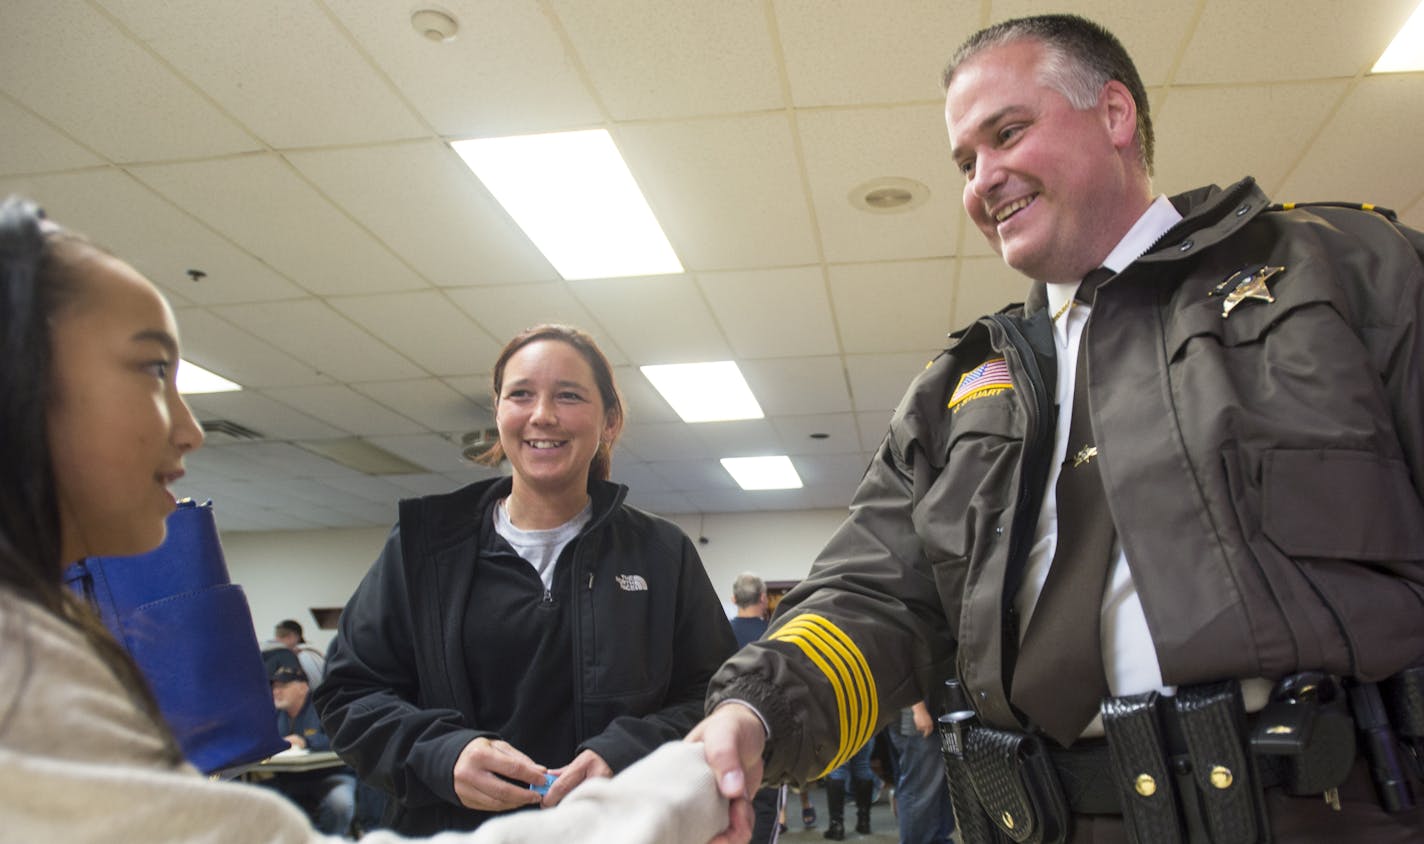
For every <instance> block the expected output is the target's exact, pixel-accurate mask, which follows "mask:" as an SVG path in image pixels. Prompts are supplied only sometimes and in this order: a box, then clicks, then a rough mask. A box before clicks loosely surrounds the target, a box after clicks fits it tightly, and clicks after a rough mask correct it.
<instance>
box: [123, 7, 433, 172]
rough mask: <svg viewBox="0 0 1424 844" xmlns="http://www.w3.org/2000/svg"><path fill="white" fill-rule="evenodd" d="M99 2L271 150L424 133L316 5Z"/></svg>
mask: <svg viewBox="0 0 1424 844" xmlns="http://www.w3.org/2000/svg"><path fill="white" fill-rule="evenodd" d="M100 1H101V2H102V3H103V5H104V6H105V8H107V9H108V10H109V12H110V13H111V14H113V15H114V16H116V17H117V18H119V19H120V20H121V21H122V22H123V23H124V25H125V26H126V27H128V29H129V30H130V31H131V32H133V33H134V35H135V36H137V37H138V38H139V39H140V40H141V41H142V42H143V43H144V44H145V45H147V46H148V47H149V48H150V49H151V50H153V51H154V52H155V53H157V54H158V55H159V56H161V57H162V58H163V59H164V61H166V62H168V63H169V64H170V65H171V66H172V67H173V68H174V69H175V70H176V71H177V72H178V73H180V74H182V75H183V76H185V77H186V78H188V79H190V80H192V81H193V83H194V84H195V85H197V86H198V88H200V89H202V91H203V92H204V93H206V94H208V95H209V96H210V97H212V98H213V99H214V100H216V101H217V102H218V103H219V104H220V105H221V106H222V108H223V109H224V111H226V112H227V113H228V114H231V115H233V116H234V117H236V118H237V119H238V120H239V121H241V122H242V123H243V124H244V125H245V126H247V127H248V128H249V129H251V130H252V131H253V132H254V133H256V134H257V135H258V136H260V137H261V138H262V139H263V140H264V141H266V142H267V143H268V144H270V145H271V146H273V147H277V148H285V147H294V146H316V145H320V144H353V143H363V142H370V141H382V140H389V139H392V138H408V137H411V136H413V135H417V134H425V131H426V130H425V127H424V126H423V125H422V124H421V123H420V122H419V121H418V120H417V119H416V117H415V115H414V114H413V113H412V112H411V111H410V108H409V107H408V106H406V104H405V103H404V102H403V101H402V100H401V98H400V97H399V96H398V95H397V94H396V92H395V91H394V90H392V88H391V86H390V83H389V82H388V81H387V79H386V78H385V76H384V74H382V73H381V71H380V70H379V69H377V68H375V67H373V66H372V65H371V63H370V62H369V61H368V60H367V59H366V58H365V57H364V56H363V55H362V53H361V52H360V51H359V50H358V49H356V47H355V46H354V45H353V44H352V43H351V41H350V40H349V39H348V38H347V37H346V35H345V33H344V32H343V31H342V29H341V28H340V27H339V26H336V25H334V24H333V22H332V20H331V18H330V17H328V15H327V14H326V13H325V11H324V10H323V9H322V8H321V7H320V6H319V5H318V4H316V3H292V2H288V0H245V1H244V2H242V3H225V2H221V0H208V2H188V3H152V2H149V0H100Z"/></svg>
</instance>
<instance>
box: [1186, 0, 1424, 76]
mask: <svg viewBox="0 0 1424 844" xmlns="http://www.w3.org/2000/svg"><path fill="white" fill-rule="evenodd" d="M1370 5H1371V6H1372V7H1373V8H1372V9H1371V12H1370V14H1361V7H1360V4H1359V3H1357V2H1354V0H1292V2H1291V3H1289V4H1279V3H1236V2H1230V0H1211V2H1208V3H1206V4H1204V9H1203V11H1202V15H1201V18H1200V19H1199V20H1198V21H1197V25H1196V29H1195V31H1194V33H1193V35H1192V42H1191V46H1190V48H1189V49H1188V50H1187V52H1186V54H1185V55H1184V56H1183V58H1182V64H1181V66H1180V67H1178V68H1177V73H1176V78H1175V79H1174V82H1176V83H1177V84H1187V85H1192V84H1203V83H1228V84H1241V83H1250V82H1281V81H1288V80H1297V79H1324V78H1328V77H1344V78H1347V79H1348V78H1350V77H1353V76H1355V75H1356V74H1358V73H1360V72H1362V71H1366V70H1369V68H1370V65H1373V64H1374V63H1375V61H1376V60H1377V59H1378V58H1379V57H1380V54H1381V53H1383V52H1384V48H1385V47H1387V46H1389V42H1390V40H1391V39H1392V38H1394V34H1395V33H1396V32H1397V31H1398V30H1399V27H1400V26H1402V25H1403V24H1404V21H1405V19H1407V18H1408V17H1409V13H1410V12H1411V11H1412V10H1413V9H1414V7H1415V6H1416V5H1417V2H1416V0H1376V2H1375V3H1371V4H1370ZM1283 14H1285V15H1289V16H1291V17H1292V18H1294V19H1296V20H1299V21H1309V25H1306V26H1285V27H1283V26H1281V25H1280V19H1281V16H1282V15H1283ZM1262 33H1270V36H1269V39H1268V40H1267V41H1265V42H1264V43H1263V41H1262V38H1261V36H1262Z"/></svg>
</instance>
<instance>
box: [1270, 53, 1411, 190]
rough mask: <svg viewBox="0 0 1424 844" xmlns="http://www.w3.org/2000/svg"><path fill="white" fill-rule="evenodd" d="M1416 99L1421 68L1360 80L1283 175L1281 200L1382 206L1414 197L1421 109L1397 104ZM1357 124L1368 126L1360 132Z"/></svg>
mask: <svg viewBox="0 0 1424 844" xmlns="http://www.w3.org/2000/svg"><path fill="white" fill-rule="evenodd" d="M1421 102H1424V73H1404V74H1389V75H1380V76H1369V77H1366V78H1365V79H1363V80H1361V81H1360V83H1359V84H1358V85H1357V86H1356V87H1355V88H1354V89H1353V90H1352V91H1351V92H1350V95H1349V97H1347V98H1346V100H1345V102H1344V104H1343V105H1342V106H1341V107H1340V109H1339V111H1337V112H1336V113H1335V116H1334V117H1333V118H1332V119H1331V120H1330V122H1329V123H1328V124H1327V125H1326V127H1325V129H1324V131H1322V132H1321V133H1320V137H1318V138H1317V139H1316V141H1315V143H1314V144H1313V145H1312V146H1311V148H1310V150H1309V152H1308V153H1307V154H1306V156H1305V158H1304V159H1303V160H1302V161H1301V162H1300V165H1299V166H1297V167H1296V168H1295V170H1294V171H1292V172H1291V174H1290V175H1289V176H1288V177H1287V178H1286V180H1285V182H1284V184H1282V186H1281V189H1280V190H1279V191H1278V194H1279V197H1280V199H1282V200H1285V201H1307V200H1343V201H1345V202H1370V203H1374V204H1376V205H1383V206H1385V207H1387V208H1399V207H1400V206H1407V205H1408V204H1409V203H1411V202H1413V201H1414V200H1415V199H1416V198H1417V197H1418V196H1419V195H1420V193H1421V192H1424V169H1421V168H1420V166H1419V138H1420V136H1421V135H1424V111H1421V110H1420V109H1417V108H1416V109H1404V108H1401V107H1400V104H1401V103H1421ZM1362 126H1367V127H1369V130H1368V131H1366V132H1361V131H1360V127H1362ZM1341 162H1349V166H1341Z"/></svg>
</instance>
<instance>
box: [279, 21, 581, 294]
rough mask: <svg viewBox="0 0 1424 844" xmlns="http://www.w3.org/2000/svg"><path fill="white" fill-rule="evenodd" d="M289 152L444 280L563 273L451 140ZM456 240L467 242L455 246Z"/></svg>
mask: <svg viewBox="0 0 1424 844" xmlns="http://www.w3.org/2000/svg"><path fill="white" fill-rule="evenodd" d="M412 34H414V33H412ZM286 159H287V160H288V161H290V162H292V166H294V167H296V168H297V169H298V170H300V171H301V173H302V175H304V176H306V177H307V178H308V179H310V180H311V181H312V183H313V184H315V185H316V186H317V188H318V189H319V190H321V192H322V193H323V194H325V195H326V196H327V197H328V198H329V199H331V200H332V201H333V202H335V203H336V204H337V205H339V206H340V207H342V208H344V209H345V210H346V211H347V212H348V213H350V214H351V216H352V217H354V218H355V219H356V220H357V221H358V222H360V223H361V225H363V226H365V227H366V229H368V230H369V231H370V232H371V233H372V234H374V235H375V236H376V237H377V238H378V239H379V240H380V241H381V242H382V243H384V244H385V245H386V246H387V247H388V248H390V250H391V251H392V252H394V253H396V254H397V255H399V256H401V257H402V258H404V259H405V261H406V263H408V264H409V265H410V266H412V267H414V268H415V270H416V271H417V272H419V273H420V274H421V275H423V276H424V277H425V278H428V279H430V280H431V281H432V282H433V283H435V284H437V285H441V286H444V287H464V286H469V285H483V284H509V283H512V282H530V281H550V280H553V279H556V278H558V275H557V274H556V273H555V272H554V269H553V267H551V266H550V265H549V262H548V261H547V260H545V259H544V256H543V255H541V254H540V253H539V250H537V249H535V248H534V244H533V243H532V242H531V241H530V240H529V238H528V237H526V236H525V234H524V232H523V231H521V230H520V229H519V227H518V226H516V225H515V224H514V221H513V220H511V219H510V217H509V215H508V214H506V213H505V211H504V209H503V208H501V207H500V205H499V203H497V202H495V200H494V199H493V198H492V197H491V196H490V195H489V193H488V192H487V191H486V190H485V189H484V187H483V186H482V185H481V184H480V181H479V179H478V178H476V177H475V175H474V174H473V173H471V172H470V170H469V168H467V167H466V166H465V165H464V163H463V162H462V161H460V157H459V156H458V155H456V154H455V151H454V150H453V149H451V148H450V147H449V146H448V145H447V144H444V143H440V142H436V141H421V142H418V143H408V144H392V145H387V146H375V147H354V148H345V149H334V150H320V151H312V152H289V153H287V154H286ZM452 244H459V248H458V249H452V248H451V245H452Z"/></svg>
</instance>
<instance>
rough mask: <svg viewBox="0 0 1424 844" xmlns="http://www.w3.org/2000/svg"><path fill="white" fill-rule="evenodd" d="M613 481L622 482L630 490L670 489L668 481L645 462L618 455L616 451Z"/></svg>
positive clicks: (660, 490)
mask: <svg viewBox="0 0 1424 844" xmlns="http://www.w3.org/2000/svg"><path fill="white" fill-rule="evenodd" d="M611 479H612V480H613V481H615V482H617V483H620V484H624V485H626V486H627V487H628V490H629V493H630V494H631V493H632V492H635V491H636V492H667V491H668V490H670V489H671V487H670V486H669V485H668V482H667V481H665V480H663V478H662V477H661V476H660V475H658V474H657V473H656V472H654V471H653V470H652V469H651V468H649V467H648V464H647V463H644V462H643V461H641V460H634V459H633V458H632V457H629V456H628V455H620V454H618V453H617V452H616V451H615V452H614V454H613V474H612V478H611Z"/></svg>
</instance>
